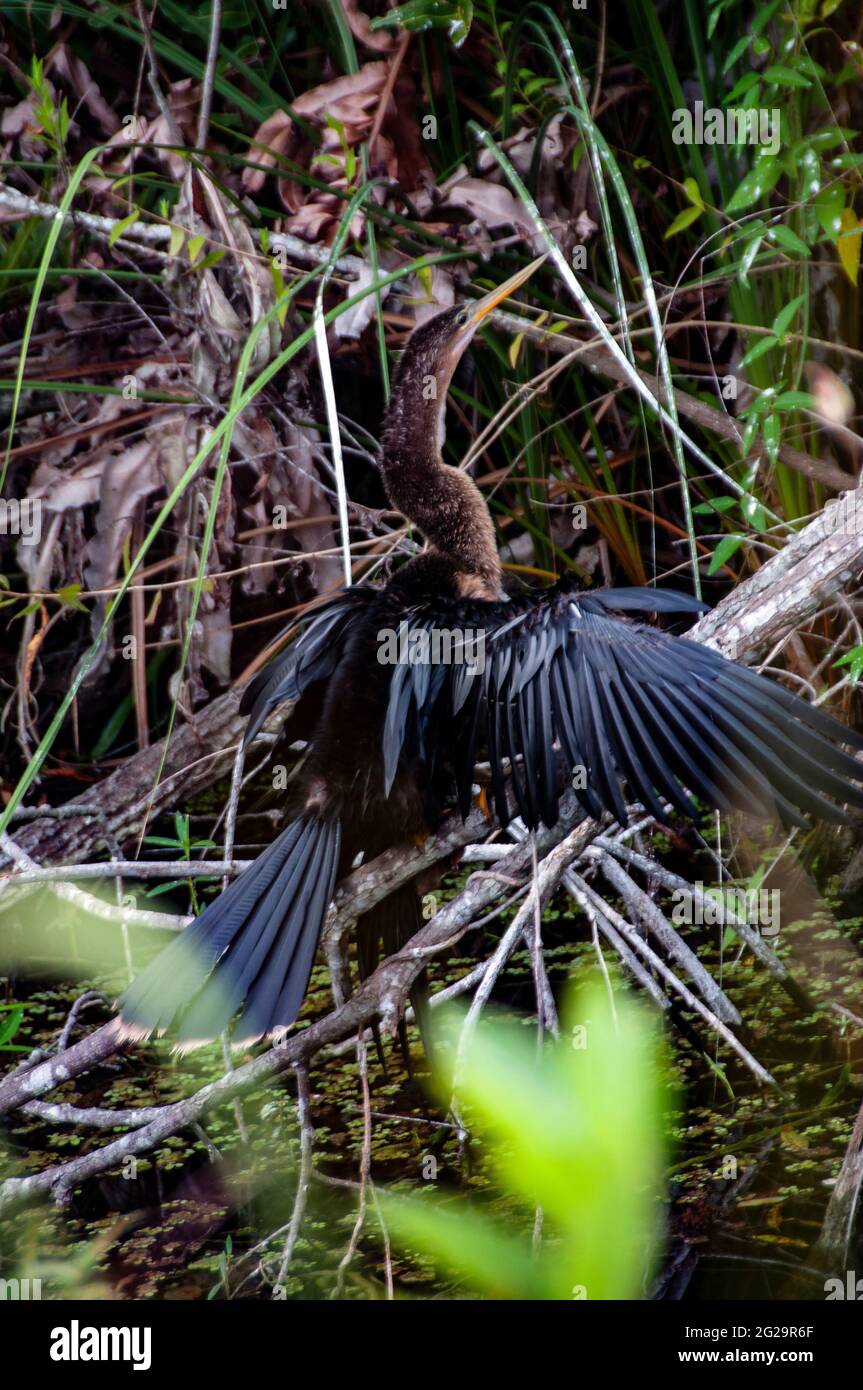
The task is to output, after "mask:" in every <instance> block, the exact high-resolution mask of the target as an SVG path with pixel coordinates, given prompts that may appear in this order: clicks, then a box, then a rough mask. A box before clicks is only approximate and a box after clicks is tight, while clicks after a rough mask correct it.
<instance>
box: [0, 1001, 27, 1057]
mask: <svg viewBox="0 0 863 1390" xmlns="http://www.w3.org/2000/svg"><path fill="white" fill-rule="evenodd" d="M3 1008H4V1010H5V1009H8V1015H7V1017H6V1018H4V1019H0V1047H3V1046H4V1044H5V1043H8V1042H11V1040H12V1039H13V1038H14V1036H15V1034H16V1033H17V1032H18V1029H19V1028H20V1027H21V1022H22V1020H23V1018H24V1005H23V1004H11V1005H10V1004H4V1005H3Z"/></svg>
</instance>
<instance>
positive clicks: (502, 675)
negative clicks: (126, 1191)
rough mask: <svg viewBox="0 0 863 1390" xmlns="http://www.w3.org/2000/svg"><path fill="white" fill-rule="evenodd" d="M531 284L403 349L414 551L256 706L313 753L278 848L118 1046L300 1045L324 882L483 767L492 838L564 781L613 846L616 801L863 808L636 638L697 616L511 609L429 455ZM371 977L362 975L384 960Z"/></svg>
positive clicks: (790, 813)
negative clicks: (286, 711) (286, 710)
mask: <svg viewBox="0 0 863 1390" xmlns="http://www.w3.org/2000/svg"><path fill="white" fill-rule="evenodd" d="M531 269H532V267H529V268H528V270H531ZM526 278H527V272H523V273H522V274H521V275H520V276H516V277H513V279H512V280H511V281H509V282H507V284H506V285H505V286H503V287H501V290H500V291H498V292H496V293H493V294H492V295H489V296H486V297H485V298H484V299H483V300H481V301H480V302H479V305H478V306H475V307H474V309H473V311H470V310H466V309H463V308H462V309H453V310H448V311H445V313H443V314H440V315H438V316H437V317H436V318H435V319H432V320H430V321H429V322H427V323H426V324H424V325H423V326H422V327H421V328H419V329H417V330H416V331H415V332H414V334H413V335H412V337H411V339H410V342H409V345H408V348H407V350H406V352H405V354H404V356H403V358H402V361H401V364H400V367H399V370H398V372H397V374H396V377H395V379H394V383H393V393H392V400H391V404H390V408H389V411H388V414H387V419H386V422H385V427H384V431H383V436H382V456H381V471H382V475H383V481H384V486H385V488H386V491H387V495H388V497H389V500H390V503H391V505H392V506H393V507H394V508H396V509H397V510H399V511H401V512H402V513H403V514H404V515H405V516H407V517H408V518H409V519H410V520H411V521H412V522H413V523H414V524H415V525H416V526H417V527H418V529H419V530H420V531H421V532H422V534H423V535H424V537H425V539H426V549H425V551H424V552H423V553H422V554H420V555H418V556H416V557H415V558H414V559H412V560H411V561H409V562H408V563H407V564H405V565H404V566H403V567H402V568H401V569H399V570H398V571H397V572H396V573H395V574H394V576H393V577H392V578H391V579H390V580H389V582H388V583H387V584H386V585H385V586H384V587H381V588H375V587H371V586H363V585H359V586H357V587H355V588H352V589H348V590H346V591H345V592H344V593H343V594H341V595H339V596H337V597H336V598H335V599H333V600H331V601H330V602H328V603H325V604H323V605H322V606H320V607H319V608H318V609H316V610H314V611H313V612H312V613H311V615H310V616H309V618H308V621H307V623H306V626H305V629H304V631H303V632H302V634H301V636H299V637H298V638H296V640H294V641H293V642H292V643H291V644H290V646H289V647H288V648H287V649H286V650H285V651H284V652H283V653H282V654H281V655H280V656H279V657H277V658H276V660H275V661H274V662H272V663H271V664H270V665H269V666H267V667H266V668H265V669H264V670H263V671H262V672H261V673H260V674H259V675H258V676H257V677H256V678H255V679H254V681H253V682H252V683H251V684H250V686H249V687H248V688H247V690H246V692H245V694H244V699H243V704H242V709H243V711H244V712H246V713H248V715H249V724H248V730H247V735H246V738H247V741H249V740H250V739H251V738H253V737H254V736H255V734H256V733H257V731H258V730H259V729H260V727H261V725H262V724H263V722H264V721H265V719H266V718H267V716H268V714H269V713H270V712H271V711H272V710H273V709H275V708H276V707H277V706H278V705H281V704H283V703H284V702H285V701H290V702H293V704H294V708H293V718H294V719H295V720H298V721H299V722H300V723H301V725H302V727H303V728H304V729H305V728H309V729H310V730H311V733H310V738H309V745H308V750H307V752H306V754H305V756H304V758H303V761H302V764H301V766H300V768H299V769H298V771H297V773H296V775H295V777H294V779H293V780H292V782H291V783H290V785H289V788H288V792H287V798H286V803H285V829H284V830H283V831H282V832H281V834H280V835H279V836H278V838H277V839H276V840H275V841H274V843H273V844H272V845H271V846H269V848H268V849H266V850H265V851H264V853H263V854H262V855H261V856H260V857H259V858H258V859H257V860H256V861H255V863H254V864H253V865H252V867H251V868H249V869H248V870H246V872H245V873H244V874H242V875H241V876H240V878H239V879H237V880H235V881H234V882H233V883H232V884H231V885H230V886H229V888H228V889H227V890H226V891H225V892H224V893H223V894H222V895H221V896H220V897H219V898H217V899H216V900H215V901H214V902H213V903H211V904H210V905H209V906H208V907H207V908H206V910H205V911H204V913H203V914H202V915H201V917H199V918H198V920H197V921H196V922H195V923H193V924H192V926H191V927H190V928H188V929H187V931H186V932H184V933H183V935H182V936H181V938H179V939H178V941H177V942H175V943H174V944H173V945H172V946H171V947H170V948H169V949H168V950H167V951H166V952H164V953H163V954H162V955H161V956H159V957H158V958H157V959H156V960H155V961H154V962H153V963H152V964H151V965H150V966H149V967H148V969H147V970H146V971H144V973H143V974H142V975H141V976H139V977H138V979H137V980H135V981H134V983H133V985H132V986H131V987H130V989H129V990H128V991H127V993H126V995H125V996H124V1000H123V1005H122V1014H123V1020H124V1023H125V1026H126V1027H127V1029H128V1030H129V1032H131V1033H133V1034H136V1035H138V1036H144V1035H147V1034H149V1033H150V1032H153V1031H164V1030H166V1029H169V1028H175V1027H176V1028H177V1035H178V1039H179V1040H180V1042H181V1043H183V1042H185V1043H189V1042H194V1041H198V1040H200V1039H202V1038H206V1037H212V1036H214V1035H215V1034H216V1033H218V1032H219V1031H221V1029H223V1028H224V1027H225V1026H226V1025H227V1023H228V1022H229V1020H230V1018H231V1017H232V1015H233V1014H234V1013H235V1012H236V1011H237V1010H238V1009H242V1015H241V1018H240V1021H239V1023H238V1025H237V1028H236V1031H235V1038H236V1039H238V1040H248V1039H253V1038H257V1037H261V1036H263V1035H269V1034H272V1033H274V1032H277V1031H278V1030H280V1029H281V1028H283V1027H285V1026H286V1025H288V1024H289V1023H291V1022H292V1021H293V1020H294V1019H295V1018H296V1016H297V1013H298V1011H299V1008H300V1006H301V1004H302V999H303V996H304V994H305V991H306V987H307V983H308V977H309V973H310V971H311V967H312V962H313V958H314V953H315V949H316V946H317V942H318V938H319V935H320V931H321V927H322V924H323V920H324V916H325V914H326V910H327V907H328V905H329V902H330V900H331V898H332V893H333V889H334V885H335V883H336V882H337V880H338V879H339V878H340V877H342V876H343V875H344V874H345V873H347V872H348V870H349V869H350V867H351V866H352V865H353V863H354V862H355V860H356V857H357V855H358V854H362V855H364V856H365V858H366V859H370V858H372V857H374V856H375V855H377V854H379V853H380V852H382V851H383V850H384V849H387V848H388V847H390V846H392V845H394V844H398V843H400V842H405V841H409V840H410V839H412V838H414V837H416V836H419V835H422V834H426V833H428V832H429V831H431V830H432V829H434V827H435V825H436V823H437V821H438V819H439V817H440V815H441V812H442V810H443V808H444V806H445V804H446V801H447V800H448V799H451V797H452V792H453V789H455V793H456V798H457V801H458V804H459V806H460V809H461V811H462V814H466V813H467V811H468V809H469V806H470V802H471V796H472V785H473V770H474V765H475V761H476V757H477V755H478V753H479V751H480V749H482V750H484V753H485V756H486V757H487V758H488V761H489V763H490V768H491V793H492V800H493V803H494V808H495V810H496V812H497V815H498V818H499V819H500V820H501V822H502V823H506V821H507V820H508V819H510V818H511V817H512V815H513V814H518V815H520V816H521V818H522V819H523V821H524V822H525V824H526V825H528V826H529V827H535V826H537V825H539V824H540V823H545V824H547V825H553V824H554V823H555V822H556V820H557V817H558V798H559V793H560V782H561V777H560V773H561V763H562V764H563V765H564V767H565V768H566V769H568V770H569V771H570V773H572V772H573V770H574V772H575V774H576V775H575V777H574V779H573V783H572V785H573V787H574V790H575V794H576V796H577V797H578V798H579V800H580V802H581V804H582V806H583V807H584V810H585V812H586V813H587V814H590V815H593V816H600V815H602V814H604V813H609V814H611V815H612V816H613V817H614V818H615V819H616V820H618V821H620V822H624V823H625V821H626V817H627V809H626V807H627V800H629V801H632V800H635V801H640V802H641V803H642V804H643V805H644V806H645V807H646V808H647V809H648V810H649V811H650V812H651V813H652V814H653V815H654V816H656V817H658V818H663V816H664V815H665V814H666V812H665V806H666V805H667V804H669V803H670V804H671V805H672V806H673V807H675V808H676V809H677V810H678V811H679V812H680V813H681V814H684V815H687V816H689V817H690V818H692V819H697V818H698V817H699V815H700V814H701V813H702V811H703V810H704V809H707V808H709V807H718V808H719V809H721V810H730V809H733V808H736V807H740V806H744V807H747V808H749V809H750V810H752V811H754V812H756V813H757V814H760V815H762V816H770V815H777V816H778V817H780V818H781V819H782V820H783V821H785V822H788V823H806V822H807V820H809V819H810V818H825V819H830V820H834V821H836V820H842V819H844V818H845V813H844V812H843V810H842V809H841V808H842V806H843V805H854V806H858V807H860V806H863V788H861V783H863V764H861V763H859V762H857V761H856V760H855V759H854V758H853V757H851V756H850V754H848V753H847V752H845V751H844V750H843V749H842V747H841V744H842V743H847V744H850V745H852V746H854V747H855V748H857V749H861V748H863V738H861V737H860V736H859V735H857V734H853V733H851V732H850V731H849V730H847V729H845V728H843V727H842V726H841V725H839V724H838V723H836V722H835V721H833V720H831V719H830V718H828V717H827V716H826V715H824V714H823V713H822V712H821V711H819V710H817V709H815V708H813V707H812V706H810V705H808V704H806V703H805V702H804V701H802V700H800V699H798V698H796V697H795V696H792V695H791V694H789V693H788V692H787V691H786V690H785V689H784V688H783V687H781V686H779V685H777V684H775V683H773V682H770V681H767V680H765V679H763V678H761V677H760V676H758V675H756V674H755V673H754V672H752V671H750V670H748V669H746V668H743V667H738V666H735V665H734V664H733V663H731V662H728V661H726V660H724V659H723V658H722V657H721V656H720V655H719V654H718V653H716V652H714V651H711V650H709V649H708V648H706V647H704V646H700V645H696V644H694V643H691V642H687V641H685V640H684V639H681V638H679V637H675V636H672V635H671V634H669V633H667V632H665V631H663V630H662V629H660V628H657V627H654V626H647V625H645V624H643V623H642V622H639V621H637V620H633V619H634V618H635V619H637V617H638V615H641V616H645V615H647V614H650V613H675V614H681V613H690V614H695V613H698V612H699V611H701V609H702V608H703V605H701V604H700V603H698V602H696V601H695V600H693V599H692V598H691V597H690V596H688V595H686V594H675V593H671V592H670V591H667V590H657V589H621V590H606V591H596V592H594V591H590V592H583V591H581V590H580V589H579V587H578V586H577V585H576V584H575V583H574V582H573V581H572V579H564V580H562V581H561V583H560V584H559V585H557V586H556V587H555V588H554V589H551V590H542V591H539V592H534V593H530V594H520V595H517V596H507V594H506V593H505V591H504V587H503V581H502V569H501V564H500V559H499V557H498V554H497V549H496V544H495V537H494V529H493V526H492V522H491V518H490V516H489V513H488V509H487V507H486V505H485V502H484V499H483V497H482V495H481V493H480V492H479V489H478V488H477V487H476V486H475V484H474V483H473V482H472V481H471V480H470V479H469V478H468V477H467V476H466V475H465V474H464V473H462V472H460V471H459V470H457V469H454V468H449V467H447V466H446V465H444V464H443V462H442V459H441V454H440V446H441V439H442V421H443V413H444V406H445V400H446V392H447V388H448V386H449V382H450V379H451V376H452V371H453V369H454V367H455V364H456V362H457V360H458V358H459V356H460V355H461V353H462V352H463V350H464V348H465V346H466V345H467V342H468V341H469V340H470V338H471V337H472V335H473V332H474V331H475V329H476V326H477V324H478V323H479V321H480V320H481V318H482V317H483V316H484V314H485V313H486V312H488V309H489V308H491V307H493V305H494V304H495V303H497V302H499V300H500V299H501V298H503V297H504V295H505V294H506V293H509V292H511V290H512V289H514V288H516V287H517V285H518V284H520V283H522V282H523V280H524V279H526ZM288 729H289V730H290V724H289V725H288ZM625 788H628V793H629V795H628V797H627V795H626V793H625V790H624V789H625ZM697 802H700V803H701V806H699V805H698V804H696V803H697ZM387 913H389V916H388V915H387ZM417 921H418V919H417V915H416V904H415V899H412V896H411V893H410V890H409V889H408V891H407V892H405V891H402V892H401V893H399V894H398V895H396V896H395V897H394V898H393V899H392V901H391V903H390V905H389V907H387V905H386V904H384V905H382V907H381V909H379V910H377V911H376V912H375V913H374V914H371V915H370V919H369V922H368V924H367V925H368V926H369V927H370V929H371V934H372V935H373V936H376V935H378V934H381V935H382V936H383V939H384V948H385V949H393V948H394V947H395V946H396V945H398V944H399V942H400V941H401V940H402V939H403V938H404V937H405V936H406V935H409V934H410V933H411V932H412V930H414V929H415V927H416V925H417ZM365 957H366V965H367V966H368V964H369V962H371V963H372V964H373V962H374V949H371V950H368V949H367V950H366V951H365Z"/></svg>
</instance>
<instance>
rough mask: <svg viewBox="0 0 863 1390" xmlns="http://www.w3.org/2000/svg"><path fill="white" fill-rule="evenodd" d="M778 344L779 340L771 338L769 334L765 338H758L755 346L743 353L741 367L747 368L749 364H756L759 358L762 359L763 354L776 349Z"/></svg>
mask: <svg viewBox="0 0 863 1390" xmlns="http://www.w3.org/2000/svg"><path fill="white" fill-rule="evenodd" d="M778 344H779V339H778V338H777V337H775V336H773V337H771V336H770V335H769V334H768V335H767V337H765V338H759V339H758V341H757V343H756V344H755V346H754V347H751V348H750V349H749V351H748V352H746V353H744V354H743V356H742V357H741V359H740V365H741V367H748V366H749V364H750V362H757V361H758V359H759V357H763V356H764V355H765V353H768V352H770V351H771V349H772V348H775V347H777V346H778Z"/></svg>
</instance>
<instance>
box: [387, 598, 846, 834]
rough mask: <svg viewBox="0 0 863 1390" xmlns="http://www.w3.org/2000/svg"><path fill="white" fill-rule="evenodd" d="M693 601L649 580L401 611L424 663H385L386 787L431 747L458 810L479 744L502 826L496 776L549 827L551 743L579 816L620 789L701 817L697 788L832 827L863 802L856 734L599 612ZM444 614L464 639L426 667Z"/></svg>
mask: <svg viewBox="0 0 863 1390" xmlns="http://www.w3.org/2000/svg"><path fill="white" fill-rule="evenodd" d="M703 607H704V605H702V604H699V603H698V602H697V601H696V600H694V599H692V598H690V597H689V596H688V595H685V594H674V593H670V592H669V591H664V590H656V589H617V590H615V589H607V590H601V591H597V592H595V593H594V592H591V593H573V592H572V589H571V588H567V587H566V586H563V585H562V586H559V587H558V588H557V589H555V590H551V591H549V593H548V594H545V595H542V596H540V597H539V598H537V597H536V596H533V597H532V598H530V599H527V600H522V601H516V602H515V603H500V604H488V603H485V604H480V603H475V604H473V605H470V604H461V605H458V606H456V605H452V611H451V612H447V611H446V609H445V607H444V606H437V607H436V611H434V612H432V611H431V610H430V609H423V608H418V609H414V610H412V611H411V613H410V614H409V615H407V620H408V621H409V623H410V626H411V630H412V632H416V631H417V630H419V629H422V631H423V632H424V633H425V634H426V639H425V646H426V649H427V650H428V651H429V652H430V654H431V659H430V660H425V661H424V660H419V661H417V662H415V663H404V664H402V665H399V666H397V667H395V669H394V672H393V677H392V679H391V682H390V696H389V707H388V711H387V718H386V724H385V728H384V747H383V753H384V770H385V779H386V783H387V787H389V786H390V785H391V784H392V780H393V777H394V775H395V771H396V767H397V765H398V761H399V758H400V757H401V756H402V755H403V754H411V753H415V752H419V753H420V754H422V755H423V756H425V757H426V758H428V759H429V760H431V761H434V760H435V759H436V758H439V757H442V756H443V755H444V753H446V755H447V756H448V758H449V761H450V762H451V763H452V766H453V770H454V772H455V776H456V782H457V785H458V791H459V800H460V804H461V808H462V812H463V814H465V813H466V811H467V809H468V807H469V805H470V789H471V783H472V779H473V769H474V763H475V759H476V756H477V753H478V750H479V749H480V747H481V746H482V745H484V746H485V748H486V749H487V753H488V758H489V761H490V765H491V785H492V793H493V798H494V802H495V808H496V810H497V813H498V816H499V817H500V819H501V821H502V823H504V824H505V823H506V821H507V820H508V819H509V811H508V809H507V796H506V775H507V772H508V773H509V775H510V777H511V783H512V789H513V795H514V799H515V803H516V806H517V808H518V813H519V815H520V816H521V817H522V819H523V820H524V821H525V823H526V824H527V825H529V826H536V825H537V824H538V823H539V822H541V821H542V822H544V823H545V824H546V825H553V824H554V822H555V821H556V819H557V814H558V781H559V779H558V768H557V750H560V753H562V755H563V758H564V759H565V761H566V763H567V764H568V766H569V767H570V768H571V769H573V772H574V777H573V788H574V791H575V794H576V796H577V797H578V799H579V800H580V802H581V804H582V805H583V806H584V808H585V809H586V811H587V812H588V813H589V814H590V815H592V816H597V815H599V814H600V813H601V812H603V811H609V812H610V813H611V814H612V815H613V816H614V817H615V819H616V820H617V821H619V822H621V823H623V824H625V823H626V819H627V813H626V803H627V799H628V800H629V801H633V800H637V801H640V802H642V803H643V805H644V806H645V807H647V808H648V810H649V811H650V812H651V813H652V814H653V815H655V816H657V817H659V818H662V817H663V816H664V814H665V812H664V810H663V806H662V799H664V800H665V801H668V802H670V803H671V804H672V805H673V806H675V807H676V808H677V809H678V810H680V811H681V812H683V813H684V814H686V815H687V816H689V817H691V818H692V819H700V817H701V814H702V811H703V807H702V810H699V808H698V807H697V806H696V805H695V802H694V800H693V798H696V797H697V798H698V799H699V800H700V801H701V802H702V803H704V805H705V806H707V807H716V808H718V809H720V810H723V811H727V810H732V809H745V810H749V811H752V812H754V813H756V814H759V815H762V816H769V815H772V814H776V813H777V812H778V813H779V815H780V816H781V817H782V819H783V820H785V821H787V822H788V823H790V824H804V825H805V824H807V823H808V821H809V819H810V818H819V819H823V820H828V821H833V822H837V823H839V822H842V821H843V820H845V819H846V814H845V812H844V811H843V810H842V809H841V808H842V807H843V806H846V805H848V806H855V807H863V762H859V761H857V760H856V759H855V758H853V757H851V756H850V755H849V753H848V752H846V751H845V750H844V749H843V747H842V745H843V744H846V745H849V746H850V747H853V748H856V749H863V737H861V736H860V735H859V734H857V733H854V732H853V731H851V730H849V729H847V728H845V727H844V726H843V725H840V724H839V723H837V722H836V721H835V720H833V719H831V718H830V717H829V716H827V715H826V714H824V713H823V712H822V711H820V710H819V709H817V708H816V707H814V706H812V705H810V704H808V703H807V702H806V701H804V700H802V699H800V698H799V697H797V696H795V695H792V694H791V693H790V692H789V691H787V690H786V689H785V688H784V687H783V686H781V685H778V684H777V683H775V682H774V681H771V680H768V679H766V678H765V677H762V676H759V675H758V674H757V673H756V672H754V671H752V670H750V669H748V668H747V667H745V666H740V665H737V664H736V663H735V662H731V661H728V660H726V659H725V658H724V657H722V656H720V655H719V654H718V653H717V652H715V651H712V650H711V649H710V648H708V647H704V646H701V645H699V644H697V643H695V642H689V641H687V640H686V639H685V638H681V637H677V636H674V635H672V634H671V633H668V632H664V631H661V630H659V629H657V628H655V627H648V626H645V625H643V624H642V623H638V622H634V621H630V620H628V619H626V618H621V617H618V616H614V615H615V614H617V613H633V614H637V613H639V612H641V613H644V612H648V611H652V612H666V613H669V612H699V611H701V610H702V609H703ZM438 610H439V611H438ZM456 623H458V624H461V627H462V630H463V632H465V633H466V634H473V635H472V636H470V635H468V636H466V637H465V641H464V644H463V645H464V651H463V654H462V659H461V660H458V659H456V660H451V661H450V662H449V663H448V664H440V665H436V664H435V663H434V646H433V639H434V636H435V633H436V632H437V631H438V630H439V629H440V628H441V626H442V625H446V624H450V626H453V625H455V624H456ZM477 634H481V635H482V640H481V641H479V640H478V637H477ZM413 645H414V646H415V649H416V650H417V651H419V652H420V653H422V651H423V650H424V648H423V644H422V643H420V642H419V641H417V642H416V643H414V644H413ZM450 650H451V648H450ZM627 788H628V796H627V791H626V790H625V789H627Z"/></svg>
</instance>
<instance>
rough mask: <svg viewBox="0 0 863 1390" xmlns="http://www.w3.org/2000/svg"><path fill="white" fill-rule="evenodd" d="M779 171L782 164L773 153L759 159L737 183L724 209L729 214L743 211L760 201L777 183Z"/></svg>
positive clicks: (780, 171)
mask: <svg viewBox="0 0 863 1390" xmlns="http://www.w3.org/2000/svg"><path fill="white" fill-rule="evenodd" d="M781 173H782V165H781V164H780V162H779V160H778V159H777V158H776V156H775V155H767V156H765V157H764V158H762V159H759V160H758V162H757V164H756V165H755V168H754V169H750V171H749V173H748V174H746V176H745V177H744V178H743V179H741V181H740V183H739V184H738V185H737V188H736V189H735V190H734V192H733V193H732V195H731V199H730V201H729V203H728V206H727V208H726V209H725V211H726V212H727V213H729V214H730V213H733V212H743V211H744V209H746V208H748V207H751V206H752V204H753V203H758V202H760V201H761V199H762V198H763V197H764V195H765V193H769V192H770V190H771V189H772V188H773V187H775V185H776V184H777V183H778V181H779V177H780V175H781Z"/></svg>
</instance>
